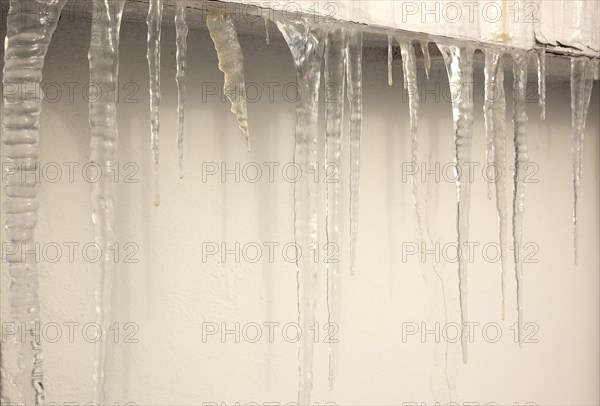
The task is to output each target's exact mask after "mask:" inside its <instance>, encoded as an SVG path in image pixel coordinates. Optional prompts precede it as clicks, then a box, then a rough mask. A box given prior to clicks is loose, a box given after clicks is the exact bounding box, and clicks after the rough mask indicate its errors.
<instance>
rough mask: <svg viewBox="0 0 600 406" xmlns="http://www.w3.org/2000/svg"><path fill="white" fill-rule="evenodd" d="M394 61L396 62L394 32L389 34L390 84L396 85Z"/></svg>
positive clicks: (388, 61)
mask: <svg viewBox="0 0 600 406" xmlns="http://www.w3.org/2000/svg"><path fill="white" fill-rule="evenodd" d="M392 62H394V45H393V38H392V34H388V60H387V63H388V85H389V86H393V85H394V71H393V69H392Z"/></svg>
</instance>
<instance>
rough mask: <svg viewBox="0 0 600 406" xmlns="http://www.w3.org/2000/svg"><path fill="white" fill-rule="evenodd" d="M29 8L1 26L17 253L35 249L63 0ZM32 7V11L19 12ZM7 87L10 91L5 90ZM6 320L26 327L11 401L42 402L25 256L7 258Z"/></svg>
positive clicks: (35, 302)
mask: <svg viewBox="0 0 600 406" xmlns="http://www.w3.org/2000/svg"><path fill="white" fill-rule="evenodd" d="M34 3H35V4H24V3H23V2H22V1H19V0H11V1H10V10H9V12H8V15H7V22H6V39H5V43H4V51H5V52H4V72H3V79H2V83H3V87H4V90H5V91H4V92H3V95H4V97H3V115H4V120H3V122H2V126H3V131H2V133H3V137H2V143H3V150H4V151H3V153H4V157H5V159H6V161H5V162H4V163H3V167H4V171H5V173H7V175H6V177H5V181H4V182H5V185H4V192H5V195H6V200H5V202H4V206H3V214H2V218H3V219H4V221H5V223H4V226H5V228H6V238H7V242H8V243H9V244H12V245H13V246H18V247H19V252H23V250H25V249H27V250H31V249H34V248H35V244H36V243H35V241H34V231H35V226H36V224H37V219H38V217H37V210H38V207H39V200H38V194H37V182H35V181H33V180H32V179H36V171H37V169H39V158H40V149H39V117H40V112H41V109H42V97H43V94H42V88H41V86H40V83H41V81H42V69H43V67H44V61H45V58H46V51H47V50H48V45H49V44H50V41H51V39H52V34H54V31H55V29H56V25H57V23H58V20H59V18H60V14H61V11H62V8H63V6H64V5H65V3H66V0H46V1H44V0H38V1H35V2H34ZM25 7H27V9H28V10H31V9H34V10H35V12H31V11H29V12H25ZM8 89H11V91H9V90H8ZM6 259H7V261H8V262H9V272H10V278H11V282H10V305H11V316H12V320H13V321H14V322H15V323H18V324H19V326H23V327H24V328H26V329H27V331H28V334H27V337H26V339H25V340H21V339H15V345H16V348H17V353H18V371H17V372H16V373H15V380H14V383H15V385H16V388H17V390H18V392H19V397H20V399H19V400H15V404H16V403H24V404H28V405H33V404H36V405H37V404H43V403H44V385H43V369H42V360H43V354H42V347H41V339H40V334H39V331H40V305H39V299H38V270H37V264H36V261H34V260H32V259H31V256H22V255H15V256H8V255H7V258H6Z"/></svg>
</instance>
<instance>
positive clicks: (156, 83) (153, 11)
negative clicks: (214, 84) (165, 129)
mask: <svg viewBox="0 0 600 406" xmlns="http://www.w3.org/2000/svg"><path fill="white" fill-rule="evenodd" d="M163 1H164V0H151V1H150V6H149V7H148V18H147V19H146V24H147V25H148V50H147V53H146V58H147V59H148V70H149V73H150V147H151V149H152V166H153V174H154V205H155V206H158V205H160V189H159V144H158V143H159V131H160V117H159V110H160V33H161V27H162V16H163Z"/></svg>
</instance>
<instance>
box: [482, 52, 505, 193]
mask: <svg viewBox="0 0 600 406" xmlns="http://www.w3.org/2000/svg"><path fill="white" fill-rule="evenodd" d="M500 58H502V54H501V53H500V52H496V51H491V50H489V49H488V50H486V51H485V72H484V73H485V100H484V104H483V117H484V120H485V156H486V161H487V167H488V168H493V167H494V125H495V122H494V117H493V107H494V103H495V102H496V101H497V100H496V99H494V96H495V95H497V93H498V92H497V89H496V82H495V81H496V72H497V71H498V61H499V60H500ZM493 197H494V184H493V183H492V182H488V199H490V200H492V198H493Z"/></svg>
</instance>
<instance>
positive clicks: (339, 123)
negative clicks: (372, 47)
mask: <svg viewBox="0 0 600 406" xmlns="http://www.w3.org/2000/svg"><path fill="white" fill-rule="evenodd" d="M347 43H348V32H347V31H346V30H345V29H342V28H339V29H336V30H334V31H332V32H330V33H329V34H328V36H327V42H326V43H325V89H327V92H326V94H327V99H326V103H327V110H326V117H327V119H326V122H327V124H326V144H325V157H326V162H327V165H326V168H327V169H328V170H329V168H332V169H333V170H334V171H336V173H337V174H338V179H337V181H332V182H330V183H327V195H326V196H327V202H326V210H327V247H328V249H329V247H330V244H331V245H333V246H334V247H340V245H341V233H340V222H339V217H340V189H341V185H340V182H339V173H340V168H341V165H342V133H343V129H344V103H345V88H346V87H345V85H346V83H345V80H346V76H345V74H346V46H347ZM338 287H339V263H338V262H337V261H332V262H328V263H327V312H328V317H327V321H328V323H329V326H332V325H333V324H334V323H337V320H338V318H337V307H338V303H339V299H338V298H339V293H338ZM336 348H337V347H336V346H335V344H333V343H329V389H330V390H331V389H333V386H334V381H335V362H336V353H337V351H336Z"/></svg>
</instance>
